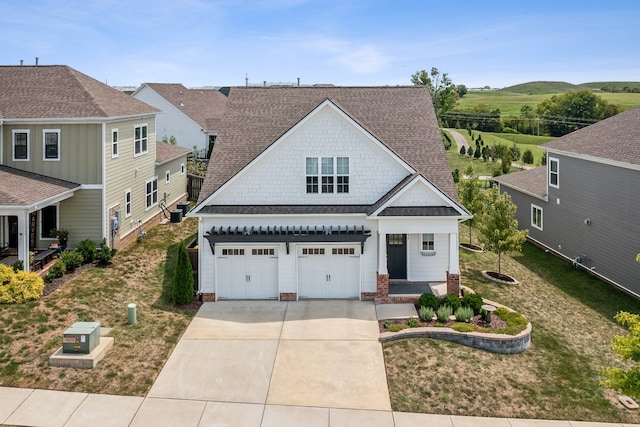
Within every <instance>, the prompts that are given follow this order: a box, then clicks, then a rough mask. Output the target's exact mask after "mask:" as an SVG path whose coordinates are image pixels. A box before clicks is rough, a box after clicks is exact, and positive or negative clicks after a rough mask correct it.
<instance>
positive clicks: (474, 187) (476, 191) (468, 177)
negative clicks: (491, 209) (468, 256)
mask: <svg viewBox="0 0 640 427" xmlns="http://www.w3.org/2000/svg"><path fill="white" fill-rule="evenodd" d="M458 196H460V201H461V202H462V205H463V206H464V207H465V208H466V209H467V210H468V211H469V213H470V214H471V215H473V218H471V219H468V220H467V224H469V244H471V228H472V227H473V224H474V222H475V219H476V216H477V215H479V214H480V213H481V212H482V208H483V207H484V202H485V200H486V199H485V192H484V191H483V190H482V189H481V188H480V185H478V173H477V172H476V170H475V169H474V167H473V165H469V167H468V168H466V169H465V170H464V177H463V179H462V180H461V182H460V183H459V184H458Z"/></svg>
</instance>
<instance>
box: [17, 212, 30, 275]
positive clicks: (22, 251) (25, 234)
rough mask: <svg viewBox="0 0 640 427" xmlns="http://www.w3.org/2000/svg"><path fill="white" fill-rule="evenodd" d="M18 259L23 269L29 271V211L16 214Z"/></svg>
mask: <svg viewBox="0 0 640 427" xmlns="http://www.w3.org/2000/svg"><path fill="white" fill-rule="evenodd" d="M18 259H21V260H22V263H23V265H24V271H30V270H31V265H29V213H28V212H24V213H23V214H21V215H18Z"/></svg>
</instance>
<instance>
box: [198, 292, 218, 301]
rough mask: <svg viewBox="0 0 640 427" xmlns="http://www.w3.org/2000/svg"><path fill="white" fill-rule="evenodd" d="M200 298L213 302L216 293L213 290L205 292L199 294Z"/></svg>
mask: <svg viewBox="0 0 640 427" xmlns="http://www.w3.org/2000/svg"><path fill="white" fill-rule="evenodd" d="M200 298H202V301H204V302H213V301H215V300H216V294H215V292H205V293H202V294H200Z"/></svg>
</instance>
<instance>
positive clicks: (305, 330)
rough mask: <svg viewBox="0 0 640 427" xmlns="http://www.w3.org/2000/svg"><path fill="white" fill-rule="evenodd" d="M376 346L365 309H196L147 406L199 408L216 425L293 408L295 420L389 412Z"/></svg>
mask: <svg viewBox="0 0 640 427" xmlns="http://www.w3.org/2000/svg"><path fill="white" fill-rule="evenodd" d="M378 337H379V332H378V322H377V318H376V311H375V306H374V305H373V303H370V302H361V301H338V300H327V301H300V302H275V301H225V302H217V303H205V304H204V305H203V306H202V308H201V309H200V311H199V312H198V314H197V315H196V317H195V318H194V319H193V321H192V322H191V325H190V326H189V327H188V329H187V331H186V332H185V334H184V336H183V337H182V340H181V341H180V342H179V343H178V345H177V346H176V348H175V350H174V352H173V354H172V355H171V357H170V358H169V360H168V361H167V363H166V365H165V367H164V368H163V370H162V372H161V373H160V375H159V377H158V379H157V380H156V382H155V384H154V385H153V387H152V388H151V391H150V392H149V395H148V398H158V399H159V402H166V401H165V400H164V399H183V400H192V401H194V404H196V403H200V402H204V401H207V402H209V403H208V404H207V405H208V406H210V408H209V409H210V411H209V412H210V413H211V416H214V415H215V416H216V417H220V416H221V414H224V413H229V414H230V415H231V414H233V415H234V416H235V417H237V416H238V415H239V414H241V415H242V416H246V417H249V418H254V417H259V416H262V413H263V410H264V405H269V406H268V409H269V411H267V412H265V414H268V413H269V412H273V411H276V412H277V411H278V408H280V407H291V406H296V407H300V408H299V409H298V410H297V411H298V412H300V416H301V417H304V418H305V419H308V417H309V416H311V415H312V414H313V411H314V410H315V409H317V408H341V409H349V410H373V411H391V404H390V401H389V391H388V388H387V379H386V374H385V368H384V360H383V356H382V346H381V345H380V343H379V342H378ZM160 399H162V400H160ZM147 400H149V399H147ZM145 403H146V402H145ZM214 403H215V404H214ZM159 404H162V403H159ZM143 406H144V405H143ZM292 409H295V408H287V412H288V413H291V411H292ZM294 412H295V411H294ZM205 414H206V412H205ZM388 415H390V414H388ZM265 416H266V415H265ZM236 421H237V420H236ZM247 421H249V419H248V420H247ZM263 421H264V420H263ZM250 424H253V423H251V422H248V423H247V425H250ZM263 425H264V424H263Z"/></svg>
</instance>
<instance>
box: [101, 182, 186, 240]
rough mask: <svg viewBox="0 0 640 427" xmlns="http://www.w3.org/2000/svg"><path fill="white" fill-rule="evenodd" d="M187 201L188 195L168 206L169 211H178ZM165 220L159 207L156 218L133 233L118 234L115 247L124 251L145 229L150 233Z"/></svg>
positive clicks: (150, 219) (152, 218)
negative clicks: (179, 206) (179, 205)
mask: <svg viewBox="0 0 640 427" xmlns="http://www.w3.org/2000/svg"><path fill="white" fill-rule="evenodd" d="M186 201H187V195H186V194H185V195H184V196H182V197H181V198H180V199H178V200H176V201H175V202H174V203H172V204H171V205H168V206H167V209H168V210H169V211H172V210H175V209H176V205H177V204H178V203H180V202H186ZM109 215H110V216H109V217H110V218H111V217H112V216H113V214H112V213H111V212H110V213H109ZM164 219H166V218H165V216H164V213H163V211H162V210H161V209H160V208H159V207H158V213H157V214H155V215H154V216H152V217H151V218H149V219H148V220H147V221H146V222H145V223H143V225H142V226H141V227H139V228H137V229H135V230H133V231H131V232H129V233H128V234H126V235H124V236H121V235H120V234H118V235H117V236H116V237H115V239H113V246H114V248H115V249H118V250H122V249H124V248H126V247H127V246H129V245H130V244H132V243H133V242H135V241H136V239H137V238H138V237H139V236H140V230H142V229H144V230H145V231H149V230H150V229H151V228H153V227H155V226H156V225H158V224H160V223H161V222H162V221H163V220H164Z"/></svg>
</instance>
